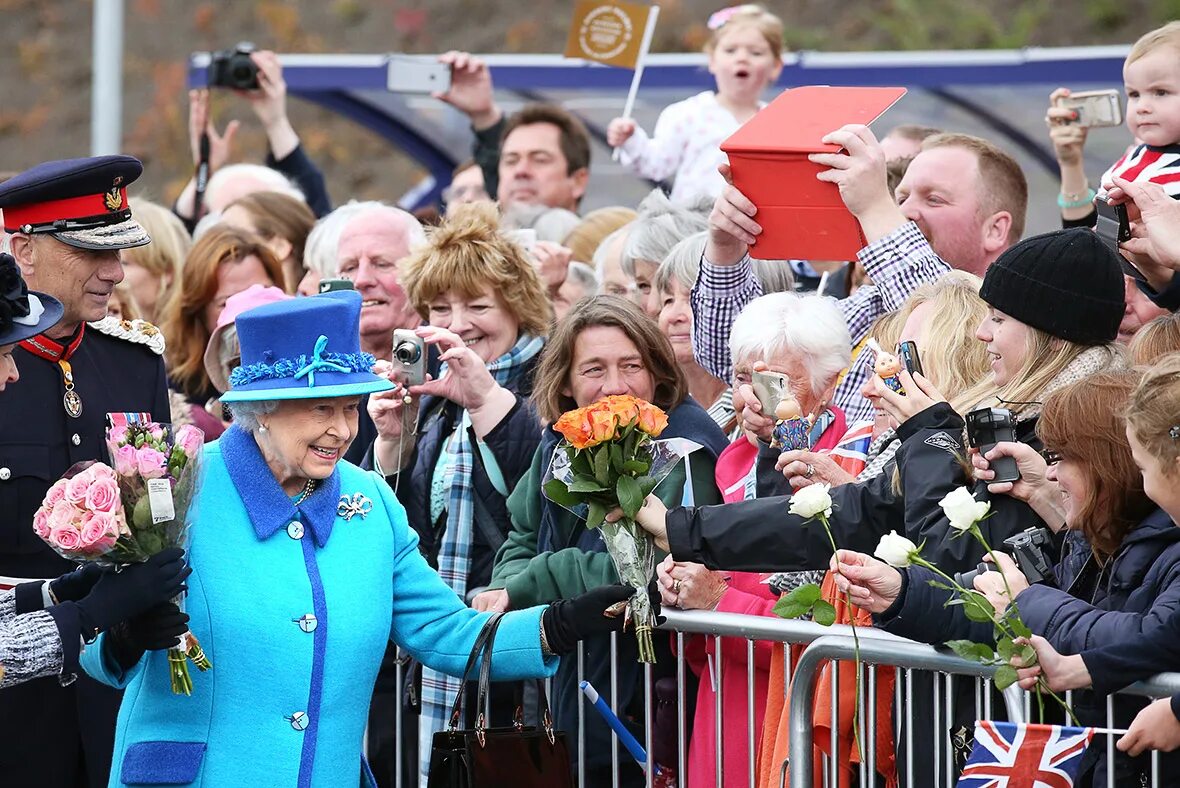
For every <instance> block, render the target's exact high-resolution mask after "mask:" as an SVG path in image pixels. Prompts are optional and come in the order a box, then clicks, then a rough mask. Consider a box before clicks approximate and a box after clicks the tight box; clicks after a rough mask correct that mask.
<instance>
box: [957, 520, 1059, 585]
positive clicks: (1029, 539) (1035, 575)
mask: <svg viewBox="0 0 1180 788" xmlns="http://www.w3.org/2000/svg"><path fill="white" fill-rule="evenodd" d="M1052 545H1053V537H1052V536H1051V535H1050V534H1049V531H1048V529H1046V528H1029V529H1028V530H1026V531H1021V532H1020V533H1018V534H1016V535H1015V536H1010V537H1008V538H1007V539H1005V540H1004V546H1005V547H1007V548H1008V549H1009V550H1010V551H1011V553H1012V558H1013V560H1014V561H1016V566H1017V568H1019V569H1020V572H1021V574H1023V575H1024V576H1025V578H1026V579H1027V580H1028V582H1029V583H1040V582H1041V581H1042V580H1047V579H1051V578H1052V577H1053V563H1052V562H1051V561H1050V560H1049V551H1050V549H1052ZM994 570H995V567H994V566H992V565H991V564H989V563H980V565H979V566H977V567H975V568H974V569H972V570H971V571H969V572H960V573H958V574H956V575H955V582H956V583H958V584H959V585H961V586H963V588H971V587H973V586H974V585H975V578H976V577H978V576H979V574H980V573H981V572H991V571H994Z"/></svg>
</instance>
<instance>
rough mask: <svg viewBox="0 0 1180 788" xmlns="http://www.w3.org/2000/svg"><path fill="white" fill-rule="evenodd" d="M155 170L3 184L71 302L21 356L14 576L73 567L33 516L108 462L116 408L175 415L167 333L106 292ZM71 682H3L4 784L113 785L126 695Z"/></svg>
mask: <svg viewBox="0 0 1180 788" xmlns="http://www.w3.org/2000/svg"><path fill="white" fill-rule="evenodd" d="M142 172H143V165H142V164H140V162H139V161H138V160H136V159H134V158H132V157H130V156H99V157H96V158H91V159H71V160H67V161H54V162H46V163H45V164H41V165H38V166H36V167H34V168H32V169H30V170H28V171H26V172H23V173H21V174H20V175H17V176H16V177H14V178H12V179H11V180H9V181H7V182H5V183H4V184H0V209H3V211H4V229H5V230H6V231H7V232H9V233H12V236H11V237H10V238H9V243H10V248H11V250H12V256H13V257H14V258H16V261H17V263H18V264H19V265H20V268H21V272H22V274H23V275H24V278H25V281H26V282H28V285H29V287H30V288H32V289H35V290H39V291H41V292H43V293H47V294H48V295H51V296H53V297H54V298H56V299H57V300H58V301H60V302H61V303H62V306H63V308H64V314H63V316H62V319H61V321H60V322H59V323H58V324H57V325H56V326H54V327H53V328H51V329H49V330H48V331H46V332H45V333H43V334H38V335H36V336H34V337H32V338H31V339H27V340H25V341H24V342H21V343H20V346H19V347H18V348H17V349H16V351H15V352H14V354H13V355H14V357H15V358H16V359H17V362H18V366H19V368H20V381H19V382H18V383H16V384H13V385H12V386H10V387H9V388H8V389H7V390H6V391H5V392H4V405H3V407H0V576H2V577H0V584H3V585H5V586H7V585H13V584H15V583H16V582H20V580H36V579H44V578H52V577H57V576H58V575H60V574H62V573H63V572H67V571H69V570H70V569H71V568H72V564H71V562H69V561H67V560H65V559H63V558H61V557H60V556H58V555H57V554H56V553H55V552H53V551H52V550H51V549H50V548H49V547H48V546H47V545H46V544H45V543H44V542H42V541H41V540H40V539H39V538H38V537H37V536H36V534H35V533H34V532H33V527H32V522H33V514H34V513H35V512H36V510H37V508H38V507H39V506H40V504H41V501H42V500H43V499H44V497H45V494H46V492H47V491H48V490H49V486H50V484H52V483H53V482H55V481H57V480H58V479H59V478H61V477H62V476H63V475H64V474H65V472H66V470H67V469H68V468H69V467H70V466H72V465H74V464H75V463H78V462H82V461H86V460H103V459H105V458H106V454H107V452H106V442H105V428H106V414H107V413H119V412H128V413H150V414H151V417H152V418H153V419H155V420H156V421H160V422H168V421H170V418H169V410H168V387H167V382H166V380H165V377H164V362H163V359H162V357H161V354H162V353H163V352H164V338H163V336H162V335H161V334H160V332H159V331H158V330H157V329H156V328H155V327H154V326H152V325H150V324H147V323H142V322H136V323H125V322H122V321H119V320H118V319H116V318H113V317H107V301H108V300H109V299H110V296H111V292H112V291H113V290H114V289H115V286H116V285H118V284H119V282H121V281H123V266H122V263H121V262H120V261H119V250H120V249H127V248H131V247H135V246H142V245H144V244H147V243H149V242H150V241H151V239H150V238H149V237H148V235H147V233H146V232H145V231H144V229H143V227H142V226H141V225H140V224H139V222H137V221H136V220H135V219H134V218H132V216H131V210H130V208H129V207H128V204H127V186H128V185H129V184H130V183H131V182H132V181H134V180H135V179H136V178H138V177H139V175H140V173H142ZM75 647H76V646H75ZM72 678H75V677H72V676H63V677H62V679H61V683H59V681H58V680H57V678H56V677H54V678H44V679H37V680H34V681H31V682H28V683H27V684H23V685H21V686H18V687H10V688H8V689H5V690H4V691H3V692H0V719H3V720H5V722H6V726H5V732H4V735H3V736H2V737H0V775H3V778H2V782H3V783H4V784H5V785H14V786H16V785H21V786H24V785H30V786H31V785H36V786H43V787H44V788H59V787H60V788H78V786H90V787H91V788H99V786H105V785H106V784H107V781H108V776H109V772H110V767H111V752H112V749H113V746H114V732H115V717H116V713H117V711H118V708H119V697H120V696H119V693H118V692H116V691H115V690H112V689H111V688H110V687H106V686H104V685H101V684H99V683H97V682H95V681H92V680H91V679H90V678H88V677H87V676H85V675H78V676H76V680H75V681H73V683H70V680H71V679H72ZM62 684H66V685H67V686H62Z"/></svg>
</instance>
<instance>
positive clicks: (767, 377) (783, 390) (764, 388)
mask: <svg viewBox="0 0 1180 788" xmlns="http://www.w3.org/2000/svg"><path fill="white" fill-rule="evenodd" d="M750 385H751V386H752V387H753V389H754V395H755V396H757V397H758V404H759V405H761V406H762V414H763V415H764V416H767V417H768V418H771V417H773V416H774V409H775V408H776V407H778V404H779V403H780V402H782V401H783V400H784V399H786V398H787V395H788V394H789V393H790V390H791V388H790V386H791V381H790V378H788V377H787V376H786V375H784V374H783V373H781V372H771V371H770V370H767V369H756V370H754V371H753V372H752V373H750Z"/></svg>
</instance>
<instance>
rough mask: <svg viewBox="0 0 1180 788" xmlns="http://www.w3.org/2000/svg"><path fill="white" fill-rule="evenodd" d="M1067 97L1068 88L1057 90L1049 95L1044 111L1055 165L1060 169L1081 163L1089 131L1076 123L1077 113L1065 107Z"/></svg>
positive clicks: (1068, 93)
mask: <svg viewBox="0 0 1180 788" xmlns="http://www.w3.org/2000/svg"><path fill="white" fill-rule="evenodd" d="M1069 97H1070V91H1069V88H1057V90H1054V91H1053V92H1052V93H1051V94H1050V95H1049V108H1048V109H1047V110H1045V123H1047V124H1048V126H1049V141H1050V142H1052V143H1053V152H1054V153H1055V154H1056V155H1057V163H1058V164H1059V165H1061V166H1062V167H1075V166H1080V165H1081V164H1082V163H1083V160H1082V152H1083V150H1084V149H1085V147H1086V134H1087V132H1088V131H1089V126H1083V125H1082V124H1081V123H1078V122H1077V121H1078V119H1079V115H1078V111H1077V110H1076V109H1074V108H1073V107H1069V106H1066V105H1065V103H1064V102H1065V101H1067V100H1068V99H1069Z"/></svg>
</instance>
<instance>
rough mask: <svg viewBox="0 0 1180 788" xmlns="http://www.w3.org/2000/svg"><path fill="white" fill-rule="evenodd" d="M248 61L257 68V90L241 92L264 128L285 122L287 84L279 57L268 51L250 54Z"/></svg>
mask: <svg viewBox="0 0 1180 788" xmlns="http://www.w3.org/2000/svg"><path fill="white" fill-rule="evenodd" d="M250 59H251V60H253V61H254V65H256V66H258V89H257V90H248V91H241V95H243V96H245V98H246V99H247V100H248V101H249V102H250V108H251V109H252V110H254V114H255V115H257V116H258V120H259V122H261V123H262V125H263V127H264V128H267V129H269V128H271V127H272V126H275V125H277V124H279V123H284V122H286V120H287V83H286V81H285V80H284V79H283V67H282V65H280V64H279V56H278V55H276V54H275V53H274V52H271V51H269V50H260V51H258V52H251V53H250Z"/></svg>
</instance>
